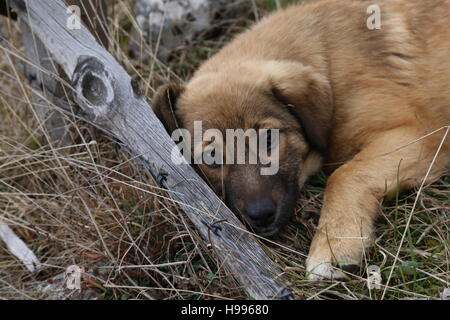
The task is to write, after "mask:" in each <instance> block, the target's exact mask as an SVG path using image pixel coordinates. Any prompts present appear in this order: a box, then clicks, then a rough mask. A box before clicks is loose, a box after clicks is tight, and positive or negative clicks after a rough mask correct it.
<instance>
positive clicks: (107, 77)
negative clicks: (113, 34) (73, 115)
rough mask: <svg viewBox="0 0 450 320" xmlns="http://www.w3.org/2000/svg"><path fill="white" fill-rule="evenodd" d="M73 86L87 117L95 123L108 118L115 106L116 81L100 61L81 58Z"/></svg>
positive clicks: (77, 99) (76, 98)
mask: <svg viewBox="0 0 450 320" xmlns="http://www.w3.org/2000/svg"><path fill="white" fill-rule="evenodd" d="M72 85H73V88H74V89H75V91H74V98H75V101H76V102H77V104H78V105H79V106H80V107H81V108H82V109H83V111H84V112H85V113H86V114H87V115H89V116H91V117H93V118H94V119H93V120H95V121H99V120H100V121H101V120H106V119H107V118H108V117H107V115H108V114H110V113H111V112H112V111H113V110H112V108H113V106H114V103H113V102H114V79H113V77H112V76H111V73H110V72H108V70H107V68H106V67H105V65H104V64H103V63H102V62H101V61H100V60H99V59H97V58H95V57H86V56H82V57H80V59H79V60H78V64H77V66H76V68H75V71H74V73H73V80H72ZM110 116H111V115H110Z"/></svg>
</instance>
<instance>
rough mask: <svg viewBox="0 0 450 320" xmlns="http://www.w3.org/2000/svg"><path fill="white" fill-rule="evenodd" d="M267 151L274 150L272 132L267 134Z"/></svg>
mask: <svg viewBox="0 0 450 320" xmlns="http://www.w3.org/2000/svg"><path fill="white" fill-rule="evenodd" d="M266 143H267V151H270V150H271V149H272V130H267V133H266Z"/></svg>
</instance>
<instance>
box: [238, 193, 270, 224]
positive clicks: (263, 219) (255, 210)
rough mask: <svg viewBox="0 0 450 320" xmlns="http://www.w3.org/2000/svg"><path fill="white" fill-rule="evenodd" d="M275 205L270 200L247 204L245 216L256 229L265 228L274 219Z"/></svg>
mask: <svg viewBox="0 0 450 320" xmlns="http://www.w3.org/2000/svg"><path fill="white" fill-rule="evenodd" d="M275 212H276V205H275V202H273V200H272V199H261V200H258V201H255V202H252V203H249V204H247V207H246V208H245V214H246V215H247V217H248V218H249V219H250V223H251V224H252V225H254V226H256V227H266V226H269V225H270V224H272V222H273V221H274V219H275Z"/></svg>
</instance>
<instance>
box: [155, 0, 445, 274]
mask: <svg viewBox="0 0 450 320" xmlns="http://www.w3.org/2000/svg"><path fill="white" fill-rule="evenodd" d="M371 4H372V3H371V2H370V1H358V0H324V1H319V2H315V3H311V4H307V5H297V6H292V7H290V8H288V9H286V10H282V11H280V12H278V13H276V14H274V15H272V16H269V17H267V18H265V19H264V20H262V21H261V22H260V23H258V24H256V25H255V26H254V27H253V28H251V30H249V31H247V32H245V33H243V34H241V35H240V36H238V37H237V38H236V39H235V40H234V41H232V42H231V43H230V44H228V45H227V46H225V47H224V48H223V49H222V50H221V51H220V52H219V53H218V54H216V55H215V56H214V57H212V58H211V59H209V60H208V61H206V62H205V63H204V64H203V65H202V66H201V68H200V69H199V70H198V71H197V72H196V74H195V75H194V77H193V78H192V79H191V81H189V83H187V85H185V86H181V85H166V86H164V87H162V88H160V89H159V90H158V92H157V94H156V96H155V99H154V103H153V107H154V110H155V112H156V114H157V115H158V116H159V118H160V119H161V120H162V121H163V122H164V124H165V125H166V128H167V129H168V130H169V131H170V130H173V129H174V128H176V127H177V126H181V127H184V128H187V129H189V130H192V128H193V126H192V125H193V121H195V120H203V127H204V129H207V128H217V129H219V130H225V129H226V128H242V129H244V130H245V129H248V128H256V129H258V128H278V129H280V130H281V136H280V139H281V140H280V164H281V166H280V172H279V173H278V174H277V175H276V176H273V177H262V176H260V175H259V174H258V172H259V171H258V170H257V168H258V166H257V165H253V166H252V165H241V166H239V165H233V166H231V165H223V166H222V167H221V168H218V169H217V168H215V169H211V168H208V167H206V166H205V167H203V168H202V169H203V171H204V174H205V176H206V177H207V178H208V179H209V181H210V182H211V184H212V185H213V186H214V187H215V188H216V190H217V191H218V192H221V191H224V192H225V198H226V200H227V203H228V204H229V205H230V207H231V208H232V209H233V210H234V211H235V212H236V213H238V214H239V213H240V214H242V215H243V216H244V218H248V217H249V216H251V218H252V219H253V218H254V216H255V213H256V218H259V217H258V214H259V213H264V214H265V216H264V218H265V219H266V220H264V221H265V225H264V228H260V226H259V225H258V224H257V223H252V222H251V221H253V220H251V219H247V220H251V221H250V222H251V223H250V225H251V226H252V227H254V229H255V231H257V232H260V233H262V234H272V233H274V232H277V231H278V230H279V229H280V228H281V227H282V226H283V225H284V224H286V222H287V221H288V220H289V217H290V214H291V213H292V210H293V208H294V206H295V200H296V197H297V196H298V190H299V188H301V186H302V185H303V183H304V182H305V180H306V179H307V178H308V177H309V176H310V175H312V174H314V173H315V172H316V171H317V170H318V169H319V168H320V166H321V163H322V161H323V163H325V164H333V166H332V169H333V170H334V171H333V172H332V174H331V176H330V178H329V180H328V184H327V187H326V190H325V198H324V204H323V209H322V212H321V217H320V222H319V226H318V230H317V233H316V235H315V236H314V239H313V241H312V245H311V249H310V252H309V256H308V259H307V269H308V271H309V272H310V278H311V279H320V278H324V277H325V278H338V277H342V276H343V273H342V272H341V271H340V270H337V269H335V268H333V264H337V265H340V266H345V265H348V264H359V263H360V260H361V256H362V253H363V249H364V247H365V246H366V245H367V244H369V243H370V240H371V237H372V234H373V221H374V219H375V218H376V216H377V214H378V211H379V205H380V202H381V200H382V199H383V197H384V196H386V195H389V194H392V193H394V192H395V191H396V190H397V187H398V183H400V187H401V188H402V189H410V188H413V187H417V186H419V185H420V184H421V183H422V181H423V179H424V178H426V179H425V183H428V182H431V181H433V180H435V179H437V178H438V177H440V176H441V175H442V174H443V173H444V172H445V171H446V170H447V169H446V168H447V167H448V164H449V162H450V142H449V140H450V138H448V139H447V140H446V141H445V142H444V143H443V144H442V145H441V142H442V141H443V138H444V134H445V128H444V129H443V130H439V131H437V132H434V131H435V130H438V129H439V128H442V127H444V126H448V125H450V57H449V53H450V0H434V1H424V0H390V1H377V2H376V4H378V5H379V6H380V8H381V22H382V25H381V29H380V30H376V29H375V30H369V28H368V27H367V19H368V18H369V15H368V14H367V12H366V10H367V7H368V6H369V5H371ZM433 132H434V133H433ZM431 133H433V134H431ZM439 146H441V148H440V152H439V153H437V151H438V148H439ZM433 160H434V164H433V166H431V163H432V161H433ZM325 168H328V169H330V168H331V166H330V165H326V166H325ZM429 168H431V169H430V171H429V172H428V170H429ZM267 199H270V201H268V200H267ZM255 208H256V209H255ZM267 212H271V215H269V216H270V218H271V219H270V220H267V215H266V214H267ZM250 213H251V215H250ZM267 221H269V222H267Z"/></svg>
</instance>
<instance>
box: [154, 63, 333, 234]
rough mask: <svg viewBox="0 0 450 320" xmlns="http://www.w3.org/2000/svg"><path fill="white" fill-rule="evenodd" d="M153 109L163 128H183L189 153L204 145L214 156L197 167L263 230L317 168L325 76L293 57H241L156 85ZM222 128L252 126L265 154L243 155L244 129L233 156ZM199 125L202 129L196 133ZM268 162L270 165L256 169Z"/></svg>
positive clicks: (326, 128) (328, 111)
mask: <svg viewBox="0 0 450 320" xmlns="http://www.w3.org/2000/svg"><path fill="white" fill-rule="evenodd" d="M153 109H154V111H155V113H156V115H157V116H158V117H159V119H160V120H161V121H162V122H163V124H164V125H165V127H166V129H167V130H168V131H169V133H172V132H173V131H174V130H175V129H177V128H185V129H186V131H185V132H187V134H186V133H185V134H184V139H186V140H188V141H189V143H192V144H191V145H190V146H191V147H192V150H193V151H192V153H191V154H190V155H189V154H188V155H187V158H189V160H191V158H192V159H193V158H196V159H198V158H199V157H200V158H201V157H204V155H205V154H207V153H208V149H209V150H210V152H209V156H211V155H213V156H214V159H219V161H216V160H214V161H209V162H208V161H204V163H203V164H200V165H199V168H200V170H201V172H202V173H203V175H204V176H205V177H206V179H207V180H208V181H209V183H210V184H211V185H212V186H213V187H214V188H215V190H216V192H217V193H221V194H223V196H224V197H225V201H226V202H227V204H228V206H229V207H230V208H231V209H232V210H233V211H234V212H235V213H236V214H237V215H238V216H240V217H241V218H243V220H244V221H246V222H247V223H248V224H249V225H250V226H251V227H252V229H253V230H254V231H255V232H257V233H259V234H261V235H265V236H269V235H272V234H275V233H277V232H278V231H279V230H280V229H281V228H282V227H283V226H284V225H285V224H286V223H287V222H288V221H289V219H290V217H291V215H292V213H293V211H294V208H295V205H296V201H297V197H298V194H299V190H300V188H301V187H302V185H303V183H304V182H305V180H306V179H307V178H308V177H309V176H310V175H311V174H313V173H315V172H316V171H317V170H318V169H319V168H320V165H321V154H323V153H324V152H325V151H326V150H327V144H328V136H329V133H330V128H331V126H332V120H333V119H332V118H333V101H332V96H331V88H330V85H329V82H328V80H327V79H326V78H324V77H323V76H321V75H320V74H319V73H317V72H316V71H315V70H314V69H313V68H311V67H306V66H304V65H302V64H300V63H297V62H280V61H265V62H251V63H250V62H243V63H236V64H234V65H229V66H226V67H224V68H221V69H220V71H217V70H214V69H211V70H208V71H205V70H204V71H203V72H201V73H199V74H197V75H196V76H195V77H194V78H193V79H192V80H191V81H190V82H189V83H188V84H187V85H186V86H181V85H176V84H169V85H165V86H162V87H161V88H159V89H158V91H157V93H156V95H155V97H154V99H153ZM199 121H200V122H199ZM208 129H213V131H212V132H213V134H212V135H211V130H208ZM230 129H242V130H243V131H244V132H256V137H257V139H258V140H259V142H258V144H257V147H264V146H266V147H267V150H266V151H267V152H268V155H270V157H269V159H270V161H269V162H268V161H262V158H260V157H257V159H258V160H257V161H256V162H251V161H250V159H251V158H250V153H251V150H252V146H251V144H252V142H250V140H251V138H250V136H251V135H247V136H246V139H244V141H245V142H244V144H245V146H246V148H245V162H244V163H242V158H241V161H239V160H238V159H237V158H238V157H239V152H242V151H241V150H237V143H236V140H234V136H232V135H229V133H230V131H229V130H230ZM252 129H254V131H252ZM271 129H276V130H271ZM199 130H200V133H203V134H205V135H203V137H202V139H200V140H199V139H197V140H196V139H194V135H195V134H196V132H197V134H198V131H199ZM249 130H250V131H249ZM208 132H209V134H208ZM231 132H232V131H231ZM235 132H236V131H235ZM273 133H276V134H275V135H274V134H273ZM186 135H187V136H186ZM274 137H276V140H277V141H275V142H274V141H272V140H274ZM231 140H234V141H233V142H232V141H231ZM185 143H186V141H185ZM230 146H231V148H230ZM253 146H254V145H253ZM211 148H213V149H212V150H213V152H211ZM183 151H184V150H183ZM218 153H219V154H220V155H219V157H217V154H218ZM273 155H276V158H275V157H272V156H273ZM185 156H186V154H185ZM266 160H267V158H266ZM274 161H277V164H276V166H273V167H274V168H275V169H276V170H272V172H271V173H269V174H267V173H266V174H263V171H262V169H263V168H267V167H271V166H272V165H274V163H271V162H274ZM205 162H206V163H205ZM269 172H270V171H269Z"/></svg>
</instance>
